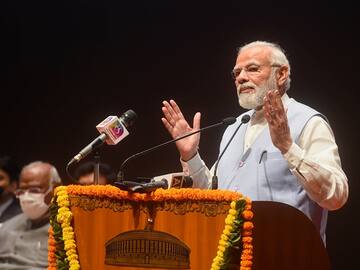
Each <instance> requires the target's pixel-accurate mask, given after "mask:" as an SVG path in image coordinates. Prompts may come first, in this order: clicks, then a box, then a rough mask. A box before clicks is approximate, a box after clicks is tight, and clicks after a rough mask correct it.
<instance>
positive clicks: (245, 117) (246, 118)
mask: <svg viewBox="0 0 360 270" xmlns="http://www.w3.org/2000/svg"><path fill="white" fill-rule="evenodd" d="M249 120H250V115H248V114H244V115H243V117H241V123H243V124H246V123H247V122H249Z"/></svg>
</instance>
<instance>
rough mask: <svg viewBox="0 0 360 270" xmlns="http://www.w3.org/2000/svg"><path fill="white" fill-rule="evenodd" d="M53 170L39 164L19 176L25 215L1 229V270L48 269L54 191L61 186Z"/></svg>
mask: <svg viewBox="0 0 360 270" xmlns="http://www.w3.org/2000/svg"><path fill="white" fill-rule="evenodd" d="M60 183H61V181H60V177H59V174H58V172H57V170H56V168H55V167H54V166H52V165H51V164H49V163H45V162H41V161H36V162H32V163H30V164H28V165H26V166H25V167H24V168H23V169H22V170H21V173H20V185H19V189H18V190H16V192H15V194H16V196H17V197H18V198H19V200H20V205H21V209H22V210H23V213H22V214H19V215H17V216H15V217H13V218H11V219H9V220H7V221H6V222H4V223H3V224H2V226H1V228H0V243H1V244H0V269H4V270H5V269H6V270H11V269H23V270H27V269H29V270H30V269H31V270H35V269H42V270H44V269H45V268H46V267H47V265H48V260H47V255H48V254H47V253H48V229H49V226H50V224H49V216H50V212H49V203H50V201H51V198H52V196H53V190H54V188H55V187H56V186H58V185H60Z"/></svg>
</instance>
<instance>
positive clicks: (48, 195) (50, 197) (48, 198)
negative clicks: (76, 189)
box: [44, 184, 60, 205]
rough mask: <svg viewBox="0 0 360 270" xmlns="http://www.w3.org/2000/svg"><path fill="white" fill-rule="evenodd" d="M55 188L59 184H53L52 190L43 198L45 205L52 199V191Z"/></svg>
mask: <svg viewBox="0 0 360 270" xmlns="http://www.w3.org/2000/svg"><path fill="white" fill-rule="evenodd" d="M57 186H60V184H53V189H52V190H51V191H50V192H49V193H48V194H47V195H46V196H45V198H44V201H45V203H46V204H48V205H49V204H50V202H51V199H52V197H53V196H54V191H55V188H56V187H57Z"/></svg>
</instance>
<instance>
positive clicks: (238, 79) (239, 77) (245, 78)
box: [235, 69, 249, 84]
mask: <svg viewBox="0 0 360 270" xmlns="http://www.w3.org/2000/svg"><path fill="white" fill-rule="evenodd" d="M235 80H236V82H237V83H238V84H243V83H245V82H248V81H249V77H248V75H247V73H246V71H245V70H244V69H242V70H241V71H240V73H239V74H238V75H237V76H236V79H235Z"/></svg>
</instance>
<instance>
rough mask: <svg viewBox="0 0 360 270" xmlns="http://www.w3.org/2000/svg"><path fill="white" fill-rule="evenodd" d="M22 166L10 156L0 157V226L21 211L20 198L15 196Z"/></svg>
mask: <svg viewBox="0 0 360 270" xmlns="http://www.w3.org/2000/svg"><path fill="white" fill-rule="evenodd" d="M19 173H20V168H19V167H18V165H17V164H16V162H15V161H14V159H12V158H11V157H9V156H2V157H0V227H1V223H3V222H5V221H6V220H8V219H9V218H12V217H13V216H16V215H17V214H20V213H21V208H20V203H19V200H18V199H17V198H16V197H15V193H14V192H15V190H16V189H17V188H18V183H19Z"/></svg>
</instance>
